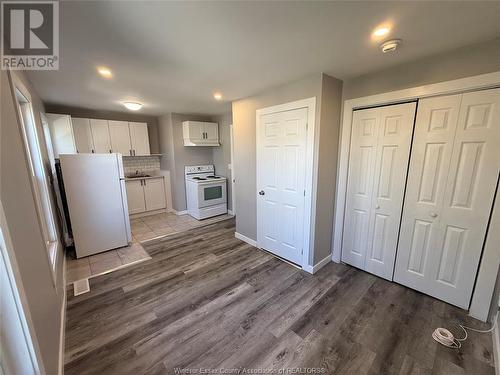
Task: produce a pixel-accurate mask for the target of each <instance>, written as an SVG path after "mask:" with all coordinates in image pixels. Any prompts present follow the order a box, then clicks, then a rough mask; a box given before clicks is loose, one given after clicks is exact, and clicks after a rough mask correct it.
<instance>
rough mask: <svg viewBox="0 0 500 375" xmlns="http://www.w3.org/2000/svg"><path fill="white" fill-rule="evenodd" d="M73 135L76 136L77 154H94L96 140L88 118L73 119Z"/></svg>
mask: <svg viewBox="0 0 500 375" xmlns="http://www.w3.org/2000/svg"><path fill="white" fill-rule="evenodd" d="M71 122H72V123H73V134H74V136H75V144H76V152H78V153H80V154H90V153H94V140H93V139H92V130H91V129H90V120H89V119H88V118H78V117H72V118H71Z"/></svg>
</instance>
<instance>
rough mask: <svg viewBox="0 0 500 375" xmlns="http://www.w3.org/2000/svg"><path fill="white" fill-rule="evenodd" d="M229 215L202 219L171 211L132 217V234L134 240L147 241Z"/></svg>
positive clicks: (209, 222) (224, 218) (222, 218)
mask: <svg viewBox="0 0 500 375" xmlns="http://www.w3.org/2000/svg"><path fill="white" fill-rule="evenodd" d="M231 217H232V216H231V215H228V214H226V215H220V216H215V217H211V218H208V219H204V220H196V219H195V218H193V217H191V216H189V215H176V214H173V213H162V214H156V215H151V216H145V217H142V218H137V219H132V220H131V221H130V225H131V226H132V236H133V240H134V241H135V242H142V241H148V240H151V239H153V238H156V237H162V236H166V235H169V234H173V233H178V232H183V231H185V230H188V229H191V228H195V227H199V226H203V225H207V224H211V223H215V222H217V221H221V220H226V219H229V218H231Z"/></svg>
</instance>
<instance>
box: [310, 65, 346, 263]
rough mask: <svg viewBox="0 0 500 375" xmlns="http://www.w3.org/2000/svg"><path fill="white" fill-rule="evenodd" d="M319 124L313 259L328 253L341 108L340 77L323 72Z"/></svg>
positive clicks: (320, 258)
mask: <svg viewBox="0 0 500 375" xmlns="http://www.w3.org/2000/svg"><path fill="white" fill-rule="evenodd" d="M319 103H320V122H319V124H320V127H319V132H317V133H316V145H317V148H318V154H317V155H318V177H317V186H316V191H315V193H316V217H315V221H314V227H315V231H314V262H313V263H312V264H316V263H318V262H319V261H320V260H322V259H323V258H325V257H326V256H328V255H329V254H330V253H331V247H332V246H331V239H332V230H333V216H334V206H335V203H334V202H335V186H336V179H337V155H338V144H339V133H340V113H341V110H342V81H340V80H338V79H336V78H333V77H330V76H328V75H325V74H323V78H322V84H321V100H320V102H319Z"/></svg>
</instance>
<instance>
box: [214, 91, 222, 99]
mask: <svg viewBox="0 0 500 375" xmlns="http://www.w3.org/2000/svg"><path fill="white" fill-rule="evenodd" d="M214 99H215V100H221V99H222V94H221V93H220V92H216V93H214Z"/></svg>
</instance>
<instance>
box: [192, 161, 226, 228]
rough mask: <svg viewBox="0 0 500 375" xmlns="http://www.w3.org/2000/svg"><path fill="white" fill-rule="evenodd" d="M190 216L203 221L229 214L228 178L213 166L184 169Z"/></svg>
mask: <svg viewBox="0 0 500 375" xmlns="http://www.w3.org/2000/svg"><path fill="white" fill-rule="evenodd" d="M184 174H185V177H186V201H187V211H188V214H189V215H191V216H192V217H194V218H195V219H198V220H201V219H206V218H209V217H212V216H217V215H222V214H225V213H227V197H226V178H225V177H221V176H217V175H216V174H215V168H214V166H213V165H193V166H186V167H184Z"/></svg>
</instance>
